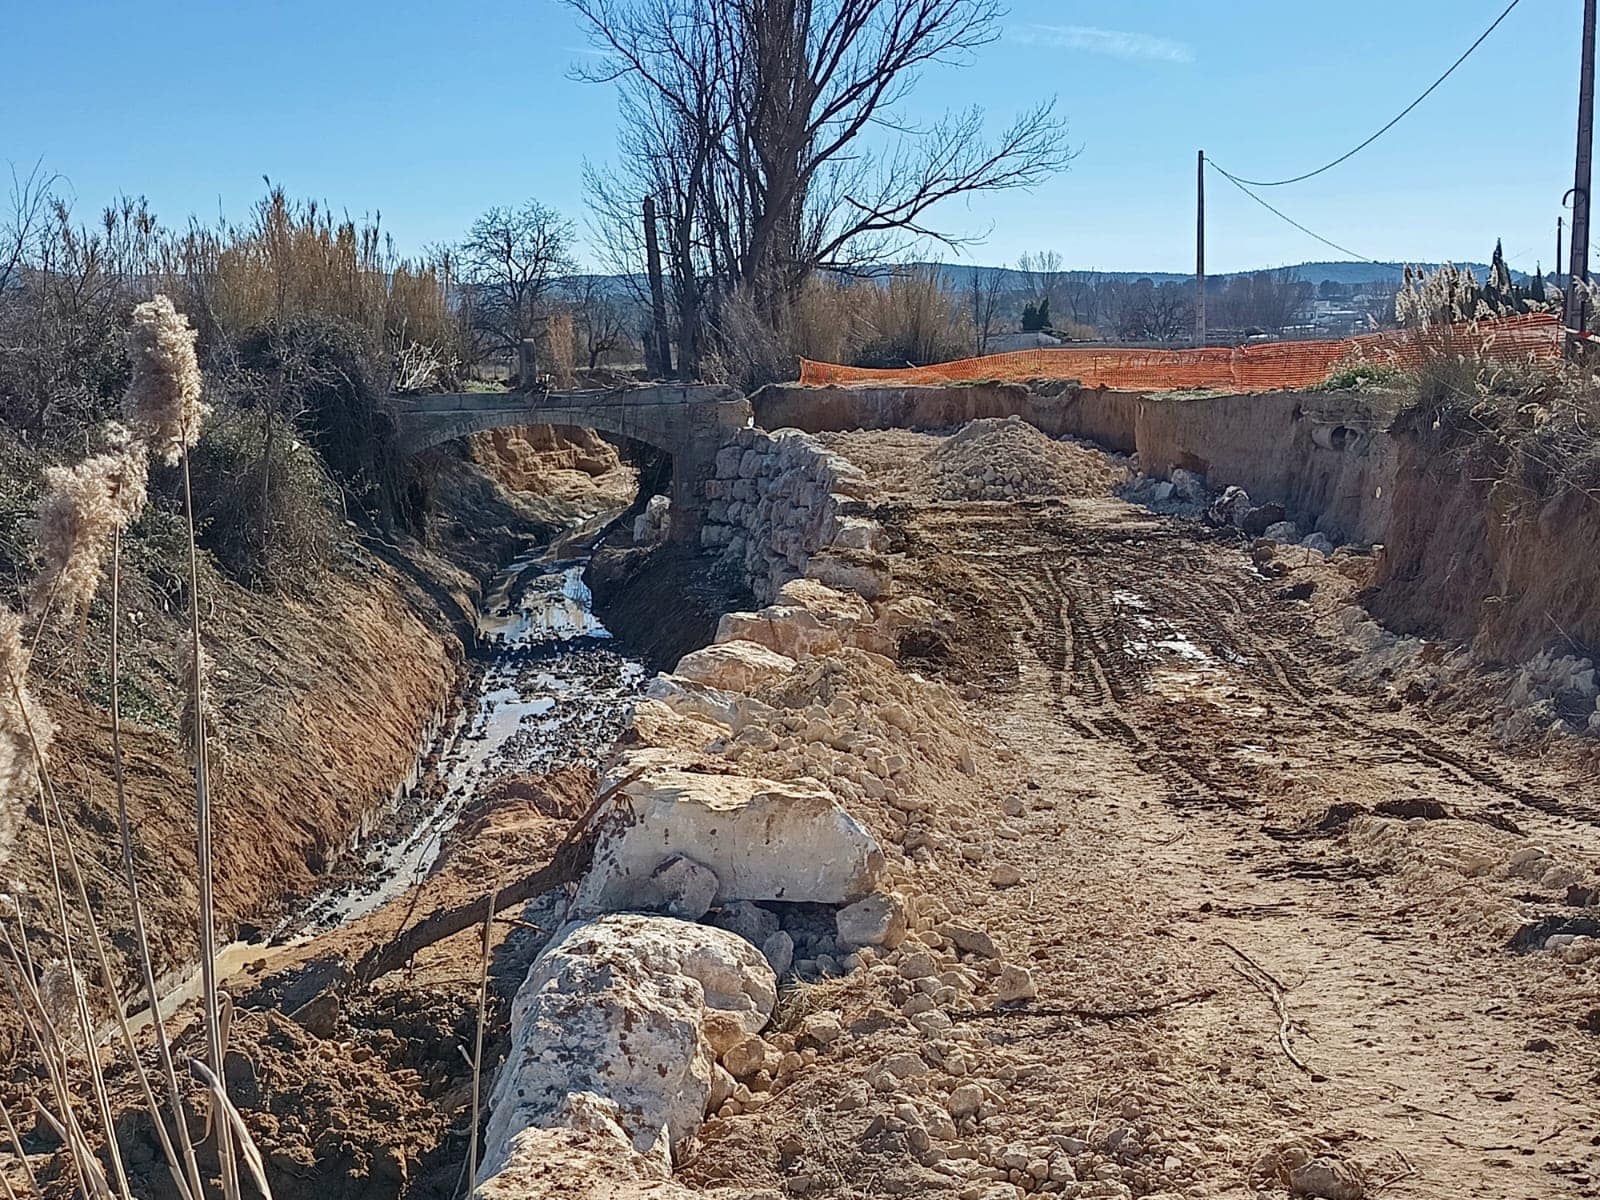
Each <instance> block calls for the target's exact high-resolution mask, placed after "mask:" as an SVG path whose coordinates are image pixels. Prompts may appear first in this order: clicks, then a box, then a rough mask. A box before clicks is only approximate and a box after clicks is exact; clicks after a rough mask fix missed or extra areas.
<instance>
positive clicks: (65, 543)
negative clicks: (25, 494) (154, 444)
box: [32, 424, 149, 620]
mask: <svg viewBox="0 0 1600 1200" xmlns="http://www.w3.org/2000/svg"><path fill="white" fill-rule="evenodd" d="M105 437H106V441H107V442H108V443H109V444H110V449H108V450H107V451H106V452H105V453H103V454H96V455H94V456H93V457H92V458H86V459H84V460H83V461H82V462H80V463H75V464H74V465H72V466H70V467H47V468H46V469H45V472H44V484H45V491H44V496H43V498H42V499H41V500H40V502H39V516H38V521H37V523H36V532H37V535H38V539H39V552H40V554H41V556H42V557H43V559H44V564H43V567H42V568H41V569H40V572H39V577H38V579H37V580H35V581H34V585H33V597H32V598H33V605H34V608H35V609H37V610H40V611H42V610H44V609H46V608H49V607H50V606H51V605H52V604H54V605H58V608H57V609H56V611H57V612H59V613H60V614H61V617H62V619H63V620H68V619H71V618H73V617H76V616H78V615H80V614H81V613H82V612H84V611H85V610H86V609H87V608H88V606H89V601H90V600H92V599H93V598H94V594H95V591H96V589H97V588H98V587H99V586H100V576H101V565H102V563H103V562H104V560H105V555H106V551H107V550H108V549H109V548H110V545H111V536H112V534H114V533H116V532H118V531H119V530H122V529H126V528H127V527H128V525H129V524H131V523H132V521H133V520H134V518H135V517H137V516H138V515H139V512H140V510H142V509H143V508H144V504H145V497H146V484H147V482H148V476H149V459H148V456H147V454H146V451H145V447H144V444H143V443H142V442H140V441H137V440H135V439H134V438H133V437H132V436H131V435H130V434H129V432H128V431H127V430H126V429H124V428H123V427H122V426H120V425H115V424H113V425H107V426H106V429H105Z"/></svg>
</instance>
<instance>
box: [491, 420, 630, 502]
mask: <svg viewBox="0 0 1600 1200" xmlns="http://www.w3.org/2000/svg"><path fill="white" fill-rule="evenodd" d="M468 443H469V452H470V454H471V457H472V460H473V461H474V462H475V463H477V464H478V465H479V466H480V467H482V468H483V469H484V470H485V471H487V472H488V473H489V475H490V476H491V477H492V478H493V479H494V480H495V481H496V482H497V483H499V484H500V486H502V487H504V488H506V489H508V490H510V491H513V492H534V493H537V494H540V495H546V496H551V497H554V498H555V499H558V500H565V501H569V502H571V503H575V504H580V505H582V504H584V503H585V502H588V503H590V504H593V503H594V500H595V499H596V498H599V499H601V500H603V501H604V502H605V503H603V504H601V505H599V507H611V506H613V505H615V504H617V503H626V502H627V501H628V499H629V498H631V497H632V495H633V488H634V472H633V470H632V469H631V468H629V467H627V466H625V465H624V464H623V462H622V460H621V458H620V457H618V455H617V449H616V447H615V446H613V445H612V444H611V443H610V442H607V441H606V440H605V439H604V438H602V437H601V436H600V435H599V434H597V433H595V432H594V431H593V430H591V429H568V428H566V427H565V426H554V425H528V426H524V427H521V428H517V429H493V430H490V431H489V432H487V433H478V434H473V435H472V437H471V438H469V439H468Z"/></svg>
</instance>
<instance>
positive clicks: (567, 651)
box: [140, 550, 646, 1024]
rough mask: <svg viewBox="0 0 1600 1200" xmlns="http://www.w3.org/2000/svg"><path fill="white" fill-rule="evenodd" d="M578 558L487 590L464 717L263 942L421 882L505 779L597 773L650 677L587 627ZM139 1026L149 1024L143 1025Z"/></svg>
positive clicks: (181, 986) (189, 981)
mask: <svg viewBox="0 0 1600 1200" xmlns="http://www.w3.org/2000/svg"><path fill="white" fill-rule="evenodd" d="M586 563H587V559H585V558H570V557H566V558H563V557H558V556H557V554H556V552H554V551H551V550H539V551H535V552H531V553H529V554H527V555H524V556H523V557H521V558H518V559H516V560H515V561H513V562H512V563H511V564H510V565H509V566H507V567H506V568H505V569H504V570H503V571H502V572H501V573H500V575H499V576H498V577H497V578H496V580H495V581H494V584H493V585H492V586H491V588H490V589H489V592H488V595H487V597H486V601H485V605H484V611H483V612H482V613H481V614H480V615H479V618H478V631H479V636H480V639H481V641H482V643H483V645H485V646H486V647H488V648H489V650H490V655H491V657H490V661H489V663H488V666H487V667H486V668H485V670H484V671H483V673H482V675H481V677H480V678H479V679H478V681H477V683H476V685H475V686H474V687H472V688H471V690H470V691H469V694H467V695H466V696H465V697H463V704H462V706H461V712H460V715H459V716H458V717H457V718H456V720H455V721H454V722H453V723H452V724H450V725H449V726H447V727H446V728H445V729H444V730H442V731H441V732H440V734H439V736H438V737H437V738H436V739H435V742H434V744H433V745H432V746H431V747H430V748H429V749H428V751H427V753H425V754H424V755H422V756H421V757H420V759H419V762H420V763H422V764H428V763H430V762H431V763H432V770H431V771H429V770H425V769H420V768H419V770H418V772H417V775H418V778H419V780H420V782H419V783H418V784H416V785H413V786H412V787H410V788H408V789H407V790H406V791H404V792H402V793H401V794H400V795H399V796H398V797H397V799H396V801H395V803H394V804H393V805H392V806H391V808H390V810H389V812H388V813H387V814H379V817H378V820H377V822H376V824H377V831H376V833H375V834H374V835H373V836H371V837H369V838H367V839H365V840H364V841H363V843H362V844H361V845H359V846H357V847H356V848H355V849H354V850H353V851H352V854H353V860H352V861H351V862H349V863H348V864H347V865H346V866H345V867H344V868H343V869H341V870H339V872H338V878H339V882H338V883H336V884H334V885H332V886H330V887H329V888H327V889H325V890H324V891H322V892H320V893H318V894H317V895H315V896H313V897H312V898H311V899H310V900H309V901H307V902H306V903H305V904H303V905H300V906H297V908H296V910H295V911H294V912H293V913H292V914H290V915H289V916H288V917H286V918H285V919H283V920H282V921H280V922H279V923H278V925H277V926H276V927H275V928H273V929H272V930H271V933H270V939H269V940H270V941H271V942H272V943H273V944H277V945H284V944H291V943H294V942H299V941H303V940H305V939H307V938H309V937H312V936H314V935H316V934H318V933H321V932H325V931H327V930H329V929H334V928H337V927H338V926H340V925H343V924H346V923H348V922H350V921H353V920H356V919H357V918H360V917H363V916H366V915H367V914H369V913H372V912H375V911H376V910H377V909H379V908H381V907H382V906H383V905H384V904H386V903H388V902H389V901H390V900H392V899H394V898H395V897H396V896H398V895H401V894H402V893H403V892H404V891H405V890H406V889H407V888H408V887H410V886H412V885H413V884H415V883H418V882H420V881H421V880H422V879H424V878H426V876H427V875H428V873H429V872H430V871H431V870H432V869H433V866H434V864H435V863H436V862H437V861H438V858H439V855H440V852H441V849H442V847H443V843H444V839H445V838H446V837H447V836H448V834H449V833H450V831H451V830H452V829H453V828H454V827H455V825H456V823H457V821H458V820H459V819H460V817H461V814H462V813H463V811H464V810H465V809H466V807H467V806H468V805H469V804H470V803H471V801H472V799H473V797H474V796H475V795H477V794H478V792H479V791H480V790H481V789H482V788H483V787H484V786H485V785H487V784H490V783H492V782H493V781H494V780H495V779H498V778H501V777H503V776H508V775H519V774H539V773H542V772H546V771H550V770H553V769H554V768H556V767H561V766H566V765H568V764H572V763H585V762H587V763H592V764H595V765H598V764H599V762H600V761H601V760H602V759H603V758H604V757H605V756H606V755H607V754H608V753H609V751H610V749H611V746H612V743H613V742H615V741H616V739H617V737H618V736H619V735H620V734H621V732H622V730H623V729H624V727H625V726H626V723H627V720H628V717H629V715H630V713H631V711H632V708H633V703H634V701H635V699H636V698H637V697H638V695H639V694H640V692H641V691H642V690H643V687H644V684H645V680H646V671H645V668H644V667H643V665H642V664H640V663H639V662H637V661H635V660H634V659H631V658H629V657H628V656H627V655H625V654H624V653H622V652H621V651H620V650H619V649H618V648H617V646H616V644H615V642H614V641H613V640H612V637H611V634H610V633H609V632H608V631H607V630H606V628H605V627H604V626H603V625H602V624H601V623H600V621H599V620H598V619H597V618H596V617H595V615H594V612H593V610H592V608H591V597H590V595H589V589H588V587H587V586H586V585H585V584H584V582H583V569H584V566H585V565H586ZM264 949H265V945H264V943H263V942H261V941H240V942H234V943H232V944H231V945H228V946H225V947H222V948H221V949H219V951H218V972H219V975H222V976H224V977H225V976H226V975H227V973H228V972H230V971H232V970H235V969H238V968H240V967H243V966H244V965H245V964H247V963H248V962H250V961H252V960H253V959H256V958H259V957H261V955H262V953H263V951H264ZM199 989H200V978H199V971H198V968H196V969H194V970H193V971H191V972H188V973H186V974H185V975H184V976H183V977H181V978H180V979H179V980H178V981H177V982H176V983H175V985H174V986H173V987H171V988H170V989H169V990H167V991H166V992H165V993H164V994H163V996H162V1002H161V1010H162V1014H163V1016H167V1015H170V1014H171V1013H172V1012H175V1011H176V1010H177V1009H178V1007H180V1006H181V1005H182V1004H184V1003H185V1002H186V1001H188V1000H190V999H193V998H195V997H196V996H198V995H199ZM141 1018H142V1019H141V1021H140V1024H143V1022H144V1020H147V1019H148V1014H141Z"/></svg>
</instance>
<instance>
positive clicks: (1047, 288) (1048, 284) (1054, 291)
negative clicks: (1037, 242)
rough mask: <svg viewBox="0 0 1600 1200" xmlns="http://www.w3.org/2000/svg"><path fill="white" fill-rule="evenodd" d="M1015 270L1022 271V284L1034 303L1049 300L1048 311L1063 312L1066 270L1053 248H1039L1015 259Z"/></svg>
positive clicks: (1065, 307)
mask: <svg viewBox="0 0 1600 1200" xmlns="http://www.w3.org/2000/svg"><path fill="white" fill-rule="evenodd" d="M1017 270H1018V271H1020V272H1021V273H1022V278H1023V280H1024V286H1025V287H1026V288H1027V290H1028V292H1029V293H1030V294H1031V295H1032V297H1033V300H1034V302H1035V303H1038V302H1039V301H1041V300H1048V301H1049V302H1050V311H1051V312H1052V313H1054V314H1055V315H1056V316H1062V315H1064V314H1065V312H1066V309H1067V306H1066V303H1065V301H1066V282H1067V271H1066V266H1065V263H1064V261H1063V260H1062V257H1061V255H1060V254H1059V253H1058V252H1057V251H1055V250H1039V251H1035V252H1032V253H1028V254H1024V255H1023V256H1022V257H1021V258H1019V259H1017Z"/></svg>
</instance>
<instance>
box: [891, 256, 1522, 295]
mask: <svg viewBox="0 0 1600 1200" xmlns="http://www.w3.org/2000/svg"><path fill="white" fill-rule="evenodd" d="M915 265H917V266H921V267H929V268H933V267H937V268H938V269H939V270H940V271H941V272H943V274H944V278H945V281H946V284H947V286H950V287H954V288H966V287H969V286H971V283H972V276H973V275H974V274H975V273H977V272H979V271H988V270H991V269H993V268H990V267H984V266H980V265H978V264H976V263H974V264H966V263H917V264H915ZM1410 265H1411V266H1413V267H1416V266H1420V267H1423V268H1424V269H1427V270H1432V269H1433V268H1435V267H1437V266H1438V265H1439V264H1438V263H1412V264H1410ZM1456 266H1458V267H1461V268H1463V269H1466V270H1471V271H1472V272H1474V273H1475V274H1476V275H1477V276H1478V278H1479V279H1485V278H1487V277H1488V274H1489V264H1488V263H1457V264H1456ZM1405 269H1406V264H1405V263H1363V262H1303V263H1295V264H1294V265H1292V266H1289V267H1271V268H1269V267H1260V268H1257V270H1288V271H1292V272H1293V273H1294V274H1295V275H1296V276H1298V277H1299V278H1300V279H1303V280H1305V281H1306V282H1307V283H1322V282H1323V281H1324V280H1332V281H1333V282H1335V283H1339V284H1343V285H1344V286H1346V287H1349V286H1350V285H1352V284H1365V283H1395V284H1398V283H1399V282H1400V281H1401V279H1402V278H1403V277H1404V274H1405ZM999 270H1000V271H1001V272H1002V273H1003V274H1004V276H1005V280H1006V284H1005V286H1006V289H1007V290H1014V289H1020V288H1022V287H1023V286H1024V282H1025V280H1024V276H1023V273H1022V272H1021V271H1018V270H1016V269H1015V268H1012V267H1001V268H999ZM1254 273H1255V271H1231V272H1226V273H1223V274H1218V275H1210V276H1207V278H1209V279H1215V280H1218V281H1219V282H1221V281H1226V280H1229V279H1232V278H1234V277H1235V276H1238V275H1252V274H1254ZM1067 274H1068V275H1070V276H1074V277H1080V278H1081V277H1092V278H1097V279H1100V280H1102V281H1107V280H1116V281H1119V282H1132V281H1134V280H1137V279H1148V280H1150V282H1151V283H1182V282H1184V281H1186V280H1192V279H1193V278H1194V276H1193V275H1192V274H1182V273H1179V272H1175V271H1096V270H1092V269H1076V268H1069V269H1068V270H1067ZM1511 274H1512V277H1513V278H1515V279H1517V280H1519V281H1521V280H1525V279H1526V278H1527V275H1526V274H1524V273H1523V272H1520V271H1513V272H1512V273H1511Z"/></svg>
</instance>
